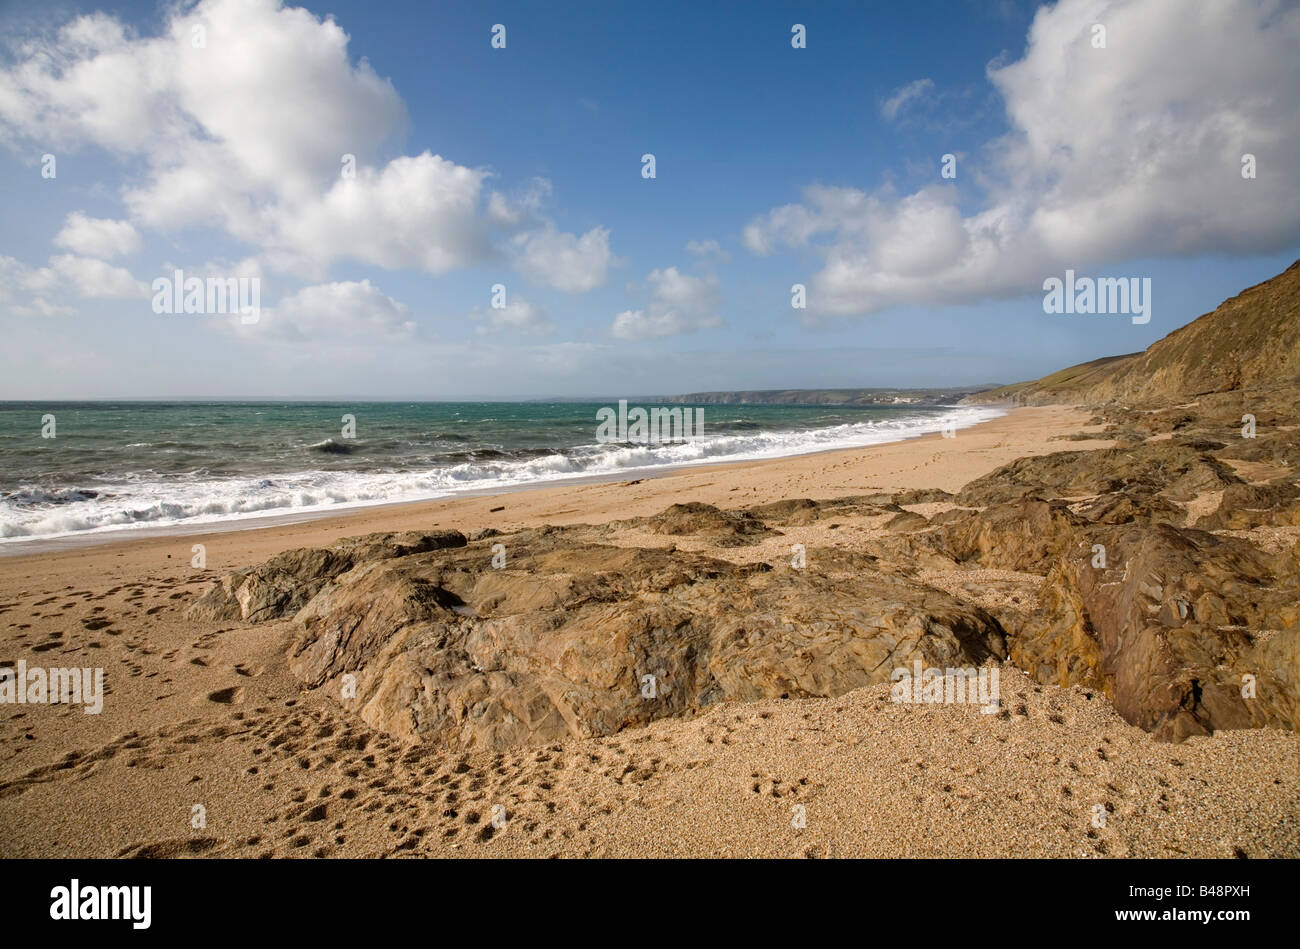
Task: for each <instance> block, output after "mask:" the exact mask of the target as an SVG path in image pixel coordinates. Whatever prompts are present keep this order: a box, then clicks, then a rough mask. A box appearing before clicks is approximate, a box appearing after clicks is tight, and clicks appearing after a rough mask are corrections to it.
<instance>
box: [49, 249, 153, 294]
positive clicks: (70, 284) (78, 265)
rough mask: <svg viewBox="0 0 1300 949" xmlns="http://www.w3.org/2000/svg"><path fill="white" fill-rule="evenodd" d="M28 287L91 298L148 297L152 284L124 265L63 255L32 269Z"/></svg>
mask: <svg viewBox="0 0 1300 949" xmlns="http://www.w3.org/2000/svg"><path fill="white" fill-rule="evenodd" d="M23 285H24V286H25V287H26V288H27V289H28V290H33V291H37V292H42V293H46V292H48V291H51V290H53V291H64V292H71V293H74V294H76V295H77V296H81V297H86V298H90V299H114V298H116V299H130V298H132V297H146V298H147V297H148V296H149V287H148V285H147V284H145V283H143V282H142V281H139V280H136V279H135V277H133V276H131V272H130V271H129V270H127V269H125V268H123V267H114V266H113V265H112V264H109V263H106V262H105V261H102V260H95V259H94V258H92V257H78V256H76V255H74V254H59V255H57V256H54V257H51V258H50V262H49V265H48V266H46V267H41V268H38V269H36V270H32V271H30V272H29V273H28V274H27V276H26V278H25V279H24V280H23Z"/></svg>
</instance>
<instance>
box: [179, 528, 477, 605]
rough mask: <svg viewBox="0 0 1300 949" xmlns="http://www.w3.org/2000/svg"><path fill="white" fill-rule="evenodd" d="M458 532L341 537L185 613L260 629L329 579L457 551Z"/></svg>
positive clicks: (226, 583)
mask: <svg viewBox="0 0 1300 949" xmlns="http://www.w3.org/2000/svg"><path fill="white" fill-rule="evenodd" d="M463 546H465V537H464V535H463V534H461V533H460V532H459V531H433V532H420V531H403V532H400V533H388V534H370V535H367V536H365V537H347V538H344V539H343V540H341V541H339V542H338V543H337V544H335V545H334V546H333V547H329V548H314V547H302V548H298V549H297V550H286V551H285V552H284V553H282V554H277V555H276V556H274V557H272V558H271V559H270V560H268V561H267V562H266V563H264V564H261V565H260V566H257V567H250V568H248V569H247V570H239V571H236V572H234V573H231V574H227V575H226V576H225V577H223V578H222V579H221V580H219V581H218V582H217V584H216V585H215V586H213V587H211V588H210V589H209V590H208V591H207V592H206V593H204V594H203V595H202V596H201V597H199V598H198V600H196V601H195V602H194V603H193V604H192V605H191V606H190V607H189V609H188V610H187V611H186V615H187V616H189V617H190V618H192V619H209V620H243V621H245V622H251V623H260V622H264V621H266V620H272V619H279V618H281V617H284V616H292V615H293V614H294V613H296V612H298V610H300V609H302V607H303V606H305V605H306V604H307V602H308V601H309V600H310V599H311V598H312V597H313V596H315V595H316V594H317V593H318V592H320V590H321V589H322V588H323V587H324V586H325V585H326V584H328V583H329V582H330V581H331V580H333V579H334V578H335V577H337V576H339V575H340V574H342V573H345V572H346V571H348V570H351V569H352V567H353V565H354V564H356V563H359V562H361V561H365V560H380V559H384V558H389V557H405V556H408V555H410V554H413V553H420V552H422V551H427V550H437V549H440V548H443V547H463Z"/></svg>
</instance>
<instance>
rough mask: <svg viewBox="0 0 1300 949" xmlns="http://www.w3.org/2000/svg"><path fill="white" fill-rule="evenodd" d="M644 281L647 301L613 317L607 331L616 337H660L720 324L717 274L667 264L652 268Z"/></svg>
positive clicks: (631, 338) (633, 338)
mask: <svg viewBox="0 0 1300 949" xmlns="http://www.w3.org/2000/svg"><path fill="white" fill-rule="evenodd" d="M646 283H647V284H648V285H649V287H650V291H651V297H652V299H651V302H650V305H649V306H647V307H646V308H644V309H641V310H624V311H623V312H622V313H619V314H618V315H617V316H616V317H614V323H613V325H612V326H611V327H610V332H611V334H612V335H613V336H614V337H615V338H616V339H628V340H641V339H660V338H663V337H665V336H678V335H681V334H682V333H691V332H694V331H696V330H701V329H711V328H713V327H716V326H721V325H722V317H720V316H719V315H718V313H717V310H718V307H720V306H721V305H722V294H721V293H720V292H719V290H718V278H717V277H716V276H713V275H712V274H710V275H708V276H704V277H695V276H692V275H690V274H684V273H681V272H680V271H678V269H677V268H676V267H668V268H665V269H662V270H652V271H651V272H650V274H649V276H648V277H646Z"/></svg>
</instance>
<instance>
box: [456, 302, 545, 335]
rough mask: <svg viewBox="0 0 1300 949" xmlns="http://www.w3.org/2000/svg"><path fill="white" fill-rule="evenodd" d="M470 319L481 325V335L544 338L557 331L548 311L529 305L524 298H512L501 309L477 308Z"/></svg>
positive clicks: (479, 329)
mask: <svg viewBox="0 0 1300 949" xmlns="http://www.w3.org/2000/svg"><path fill="white" fill-rule="evenodd" d="M470 319H471V320H474V321H475V322H477V323H479V324H480V325H479V326H478V327H477V330H478V332H479V333H501V332H509V333H527V334H529V335H535V336H542V335H545V334H547V333H552V332H554V331H555V324H554V323H552V322H551V320H550V318H549V317H547V315H546V311H545V310H544V309H542V308H541V307H540V306H537V305H536V304H533V303H529V302H528V301H527V300H525V299H524V298H523V297H520V296H515V297H513V298H511V300H510V302H508V303H507V304H506V305H505V306H504V307H501V308H500V309H496V308H488V309H483V308H482V307H475V308H474V310H473V312H471V313H470Z"/></svg>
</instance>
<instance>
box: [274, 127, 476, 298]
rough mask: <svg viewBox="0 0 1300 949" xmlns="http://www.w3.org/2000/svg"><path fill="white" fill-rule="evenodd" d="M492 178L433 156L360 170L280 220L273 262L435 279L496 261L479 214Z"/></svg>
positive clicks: (293, 266) (296, 267)
mask: <svg viewBox="0 0 1300 949" xmlns="http://www.w3.org/2000/svg"><path fill="white" fill-rule="evenodd" d="M485 176H486V172H482V171H474V170H471V169H469V168H464V167H462V166H460V165H457V164H455V163H454V162H450V161H447V160H446V159H444V158H442V157H440V156H438V155H430V154H429V153H428V152H425V153H424V154H422V155H417V156H415V157H413V158H409V157H403V158H397V159H394V160H393V161H392V162H390V163H389V164H388V165H387V166H385V167H384V169H383V170H382V171H375V170H374V169H371V168H364V169H359V170H358V172H357V177H356V178H354V179H347V180H344V179H340V180H339V181H337V182H336V183H335V184H334V186H333V187H332V188H330V190H329V191H328V192H326V193H325V194H324V195H322V196H320V197H319V198H314V199H312V200H310V201H306V202H303V203H302V204H301V205H299V206H298V207H296V208H293V209H291V210H284V209H282V211H281V213H277V214H275V215H273V216H272V220H273V222H274V227H275V237H274V238H273V241H272V248H273V250H272V259H273V260H274V261H276V262H277V263H279V264H280V265H282V266H285V267H287V269H291V270H302V269H303V268H304V267H305V266H308V265H309V264H310V263H311V262H328V261H332V260H337V259H342V258H351V259H354V260H360V261H363V262H365V263H370V264H376V265H378V266H380V267H384V268H386V269H390V270H393V269H399V268H404V267H409V268H416V269H420V270H424V271H425V272H427V273H431V274H440V273H445V272H446V271H448V270H452V269H455V268H459V267H465V266H468V265H470V264H472V263H475V262H477V261H481V260H486V259H488V258H489V257H490V256H491V253H492V251H491V248H490V246H489V243H488V239H487V233H486V230H485V228H484V226H483V223H482V221H481V220H480V218H479V216H478V204H479V193H480V190H481V188H482V184H483V179H484V177H485Z"/></svg>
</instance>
